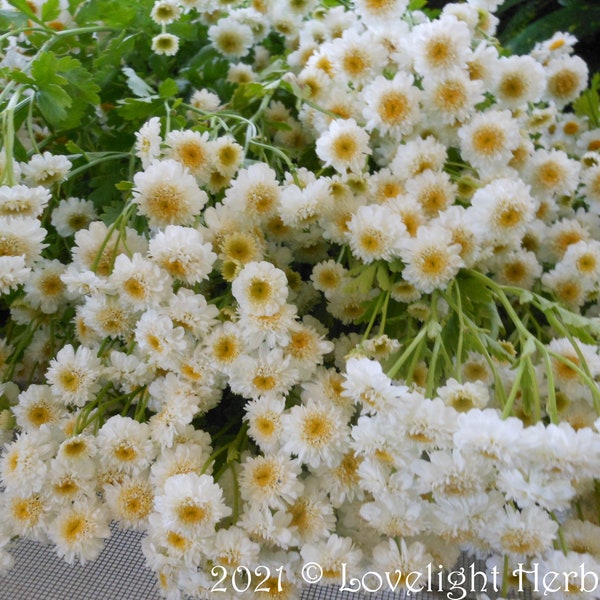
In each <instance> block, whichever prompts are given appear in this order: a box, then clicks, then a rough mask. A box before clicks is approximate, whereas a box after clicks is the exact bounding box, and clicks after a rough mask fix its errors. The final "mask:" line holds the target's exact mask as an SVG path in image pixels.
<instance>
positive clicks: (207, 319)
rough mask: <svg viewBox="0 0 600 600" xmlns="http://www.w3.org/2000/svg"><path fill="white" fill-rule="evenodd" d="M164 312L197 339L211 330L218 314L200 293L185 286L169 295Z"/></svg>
mask: <svg viewBox="0 0 600 600" xmlns="http://www.w3.org/2000/svg"><path fill="white" fill-rule="evenodd" d="M166 312H167V314H168V316H169V317H170V318H171V320H172V321H173V322H174V323H177V325H179V326H181V327H183V328H184V329H185V330H186V331H189V332H190V333H191V334H192V335H193V336H194V337H196V338H198V339H201V338H203V337H204V336H206V335H207V334H208V333H210V331H212V329H213V327H214V326H215V325H216V324H217V322H218V321H217V317H218V316H219V309H218V308H217V307H216V306H214V305H213V304H208V303H207V302H206V298H205V297H204V296H202V294H195V293H194V292H193V291H192V290H188V289H186V288H181V289H180V290H179V291H178V292H177V294H174V295H172V296H171V298H170V300H169V305H168V307H167V310H166Z"/></svg>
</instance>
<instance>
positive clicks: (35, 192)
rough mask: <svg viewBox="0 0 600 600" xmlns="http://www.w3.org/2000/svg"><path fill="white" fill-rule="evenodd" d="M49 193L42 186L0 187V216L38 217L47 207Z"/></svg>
mask: <svg viewBox="0 0 600 600" xmlns="http://www.w3.org/2000/svg"><path fill="white" fill-rule="evenodd" d="M49 200H50V192H49V191H48V190H47V189H46V188H45V187H43V186H36V187H29V186H27V185H14V186H7V185H3V186H2V187H0V216H2V217H33V218H36V217H39V216H40V215H41V214H42V212H44V209H45V208H46V206H47V205H48V201H49Z"/></svg>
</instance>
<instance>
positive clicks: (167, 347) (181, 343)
mask: <svg viewBox="0 0 600 600" xmlns="http://www.w3.org/2000/svg"><path fill="white" fill-rule="evenodd" d="M135 341H136V342H137V344H138V347H139V349H140V351H141V352H142V353H144V354H146V355H147V356H148V359H149V360H150V362H152V363H153V364H156V365H159V366H161V367H163V368H170V367H174V365H176V364H177V360H178V357H179V356H180V355H181V353H183V352H185V351H186V350H187V348H188V344H187V341H186V339H185V330H184V329H183V327H179V326H175V325H174V324H173V321H172V320H171V319H170V318H169V317H168V316H167V315H165V314H162V313H159V312H158V311H156V310H154V309H149V310H147V311H146V312H145V313H144V314H143V315H142V317H141V318H140V320H139V321H138V322H137V325H136V326H135Z"/></svg>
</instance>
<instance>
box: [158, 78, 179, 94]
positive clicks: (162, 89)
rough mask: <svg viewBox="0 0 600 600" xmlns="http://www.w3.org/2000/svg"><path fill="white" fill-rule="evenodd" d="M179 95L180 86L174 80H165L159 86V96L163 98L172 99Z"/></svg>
mask: <svg viewBox="0 0 600 600" xmlns="http://www.w3.org/2000/svg"><path fill="white" fill-rule="evenodd" d="M178 93H179V86H178V85H177V82H176V81H175V80H174V79H165V80H164V81H163V82H162V83H161V84H160V85H159V86H158V94H159V95H160V97H161V98H172V97H173V96H176V95H177V94H178Z"/></svg>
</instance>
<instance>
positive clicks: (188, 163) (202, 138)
mask: <svg viewBox="0 0 600 600" xmlns="http://www.w3.org/2000/svg"><path fill="white" fill-rule="evenodd" d="M165 144H166V145H167V150H166V151H165V155H166V158H172V159H174V160H176V161H178V162H180V163H181V164H182V165H183V166H184V167H186V168H187V169H188V171H189V172H190V173H191V174H192V175H193V176H194V177H196V179H197V180H198V181H199V182H200V183H202V182H204V181H207V180H208V177H209V174H210V171H211V168H212V152H211V151H212V148H211V144H210V141H209V139H208V132H206V131H205V132H204V133H199V132H197V131H192V130H189V129H188V130H185V131H170V132H169V133H168V134H167V136H166V137H165Z"/></svg>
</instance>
